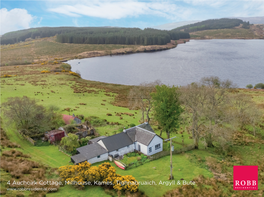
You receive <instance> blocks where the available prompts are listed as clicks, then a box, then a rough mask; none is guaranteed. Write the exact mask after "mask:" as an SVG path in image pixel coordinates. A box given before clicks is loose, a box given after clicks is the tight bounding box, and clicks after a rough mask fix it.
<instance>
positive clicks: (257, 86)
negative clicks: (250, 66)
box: [255, 83, 264, 89]
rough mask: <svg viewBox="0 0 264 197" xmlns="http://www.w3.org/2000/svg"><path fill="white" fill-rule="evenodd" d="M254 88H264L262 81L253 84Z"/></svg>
mask: <svg viewBox="0 0 264 197" xmlns="http://www.w3.org/2000/svg"><path fill="white" fill-rule="evenodd" d="M255 87H256V88H260V89H264V84H263V83H258V84H256V85H255Z"/></svg>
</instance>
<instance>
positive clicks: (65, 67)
mask: <svg viewBox="0 0 264 197" xmlns="http://www.w3.org/2000/svg"><path fill="white" fill-rule="evenodd" d="M60 68H62V69H63V70H71V65H70V64H66V63H63V64H61V65H60Z"/></svg>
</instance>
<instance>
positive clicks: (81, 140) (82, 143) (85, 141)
mask: <svg viewBox="0 0 264 197" xmlns="http://www.w3.org/2000/svg"><path fill="white" fill-rule="evenodd" d="M88 141H89V140H88V139H87V138H82V139H80V145H81V146H85V145H87V142H88Z"/></svg>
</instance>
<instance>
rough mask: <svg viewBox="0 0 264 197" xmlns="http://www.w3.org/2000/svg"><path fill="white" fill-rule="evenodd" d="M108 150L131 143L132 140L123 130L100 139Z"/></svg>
mask: <svg viewBox="0 0 264 197" xmlns="http://www.w3.org/2000/svg"><path fill="white" fill-rule="evenodd" d="M101 141H102V142H103V143H104V145H105V147H106V148H107V150H108V151H109V152H111V151H113V150H117V149H119V148H123V147H125V146H128V145H131V144H133V141H132V140H131V139H130V137H128V135H127V134H126V133H124V132H122V133H118V134H116V135H112V136H109V137H107V138H104V139H101Z"/></svg>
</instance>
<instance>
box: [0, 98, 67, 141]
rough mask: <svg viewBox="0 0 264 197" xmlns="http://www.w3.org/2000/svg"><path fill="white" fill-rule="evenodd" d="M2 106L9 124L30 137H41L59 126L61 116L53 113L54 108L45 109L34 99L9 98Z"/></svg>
mask: <svg viewBox="0 0 264 197" xmlns="http://www.w3.org/2000/svg"><path fill="white" fill-rule="evenodd" d="M7 100H8V101H6V102H4V103H3V104H2V106H3V112H4V116H5V117H6V119H7V120H8V123H9V124H15V126H16V128H17V129H18V130H20V131H21V132H22V133H24V134H25V135H28V136H30V137H36V136H42V135H43V134H44V132H46V131H47V130H50V129H54V128H56V127H57V126H61V124H62V117H61V115H59V114H57V113H55V112H54V107H50V108H45V107H43V106H42V105H38V104H37V102H36V100H35V99H31V98H29V97H27V96H23V97H9V98H8V99H7Z"/></svg>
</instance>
